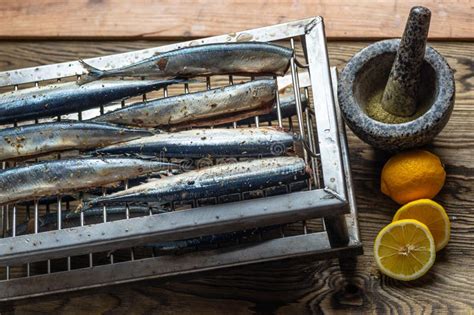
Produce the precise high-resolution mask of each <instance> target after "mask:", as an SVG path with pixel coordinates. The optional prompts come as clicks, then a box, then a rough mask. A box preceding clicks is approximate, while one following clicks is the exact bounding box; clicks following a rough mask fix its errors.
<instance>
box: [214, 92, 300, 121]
mask: <svg viewBox="0 0 474 315" xmlns="http://www.w3.org/2000/svg"><path fill="white" fill-rule="evenodd" d="M301 107H302V109H303V111H305V110H306V108H307V107H308V99H307V98H306V95H304V94H302V95H301ZM280 113H281V118H282V119H285V118H289V117H293V116H296V115H297V111H296V102H295V97H294V96H293V95H290V96H284V97H280ZM258 120H259V122H269V121H277V120H278V108H277V105H276V104H275V105H274V106H273V108H272V110H271V112H270V113H268V114H263V115H260V116H258ZM253 124H255V117H249V118H245V119H241V120H239V121H237V125H238V126H244V125H253ZM223 126H232V123H226V124H224V125H223Z"/></svg>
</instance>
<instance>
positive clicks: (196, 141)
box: [95, 127, 295, 158]
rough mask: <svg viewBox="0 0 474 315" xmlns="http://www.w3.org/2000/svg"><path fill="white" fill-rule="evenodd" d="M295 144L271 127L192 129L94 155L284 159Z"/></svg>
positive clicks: (119, 146) (115, 147) (287, 135)
mask: <svg viewBox="0 0 474 315" xmlns="http://www.w3.org/2000/svg"><path fill="white" fill-rule="evenodd" d="M294 140H295V137H294V136H293V135H292V134H290V133H287V132H284V131H283V130H279V129H278V128H273V127H262V128H237V129H233V128H231V129H225V128H214V129H191V130H185V131H180V132H172V133H161V134H157V135H153V136H151V137H146V138H142V139H137V140H132V141H129V142H125V143H121V144H117V145H112V146H109V147H105V148H102V149H99V150H96V151H95V153H96V154H99V155H120V154H128V155H134V154H135V155H144V156H159V157H162V158H207V157H210V158H221V157H259V156H262V157H263V156H277V155H283V154H284V153H286V152H287V151H288V149H289V148H290V147H291V146H292V145H293V141H294Z"/></svg>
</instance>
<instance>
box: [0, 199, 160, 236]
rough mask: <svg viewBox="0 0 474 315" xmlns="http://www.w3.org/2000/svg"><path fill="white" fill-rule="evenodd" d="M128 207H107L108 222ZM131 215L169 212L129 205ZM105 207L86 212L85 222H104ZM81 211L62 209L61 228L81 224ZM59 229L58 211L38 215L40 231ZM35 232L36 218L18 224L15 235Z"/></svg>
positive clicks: (123, 217)
mask: <svg viewBox="0 0 474 315" xmlns="http://www.w3.org/2000/svg"><path fill="white" fill-rule="evenodd" d="M125 211H126V207H124V206H112V207H107V208H106V212H107V222H110V221H115V220H120V219H125ZM128 211H129V214H130V217H136V216H144V215H148V214H150V212H151V213H152V214H158V213H164V212H167V211H165V210H163V209H160V208H152V207H149V206H143V205H131V206H129V207H128ZM103 213H104V207H95V208H92V209H90V210H89V211H87V212H84V224H96V223H102V222H103ZM80 218H81V214H80V212H74V211H61V228H62V229H67V228H71V227H77V226H80V225H81V220H80ZM57 229H58V213H56V212H54V213H53V212H50V213H47V214H44V215H41V216H39V217H38V232H46V231H53V230H57ZM31 233H34V218H31V219H29V220H27V221H26V222H24V223H22V224H19V225H17V226H16V230H15V235H16V236H20V235H25V234H31ZM7 235H9V236H11V235H12V231H11V230H10V231H8V232H7Z"/></svg>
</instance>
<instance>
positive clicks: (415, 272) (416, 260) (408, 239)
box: [374, 219, 436, 281]
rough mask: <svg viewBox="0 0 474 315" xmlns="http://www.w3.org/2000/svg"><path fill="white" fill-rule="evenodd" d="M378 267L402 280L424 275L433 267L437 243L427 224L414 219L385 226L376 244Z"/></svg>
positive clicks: (386, 273)
mask: <svg viewBox="0 0 474 315" xmlns="http://www.w3.org/2000/svg"><path fill="white" fill-rule="evenodd" d="M374 256H375V261H376V263H377V266H378V268H379V269H380V271H381V272H382V273H384V274H385V275H387V276H389V277H391V278H394V279H397V280H402V281H409V280H414V279H417V278H419V277H421V276H423V275H424V274H425V273H427V272H428V270H429V269H430V268H431V266H433V263H434V261H435V257H436V250H435V243H434V239H433V236H432V235H431V233H430V230H429V229H428V227H427V226H426V225H424V224H423V223H420V222H419V221H416V220H412V219H405V220H399V221H395V222H392V223H390V224H389V225H387V226H386V227H384V228H383V229H382V230H381V231H380V232H379V234H378V235H377V238H376V239H375V245H374Z"/></svg>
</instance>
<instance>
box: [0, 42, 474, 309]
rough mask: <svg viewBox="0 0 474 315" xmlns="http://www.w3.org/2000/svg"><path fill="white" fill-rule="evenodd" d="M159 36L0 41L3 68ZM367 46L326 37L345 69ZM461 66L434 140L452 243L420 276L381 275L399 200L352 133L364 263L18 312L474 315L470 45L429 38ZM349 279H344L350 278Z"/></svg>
mask: <svg viewBox="0 0 474 315" xmlns="http://www.w3.org/2000/svg"><path fill="white" fill-rule="evenodd" d="M158 44H161V42H3V43H0V69H2V70H8V69H14V68H20V67H26V66H33V65H39V64H45V63H52V62H59V61H67V60H71V59H77V58H78V57H89V56H97V55H102V54H109V53H113V52H123V51H127V50H130V49H138V48H145V47H151V46H155V45H158ZM367 44H368V43H367V42H333V43H329V54H330V56H331V63H332V65H335V66H338V67H339V69H341V68H342V67H343V66H344V64H345V63H346V62H347V60H348V59H349V58H350V57H351V56H352V55H353V54H354V53H355V52H357V51H358V50H359V49H361V48H363V47H365V46H366V45H367ZM433 47H434V48H436V49H437V50H438V51H439V52H440V53H441V54H443V55H444V56H445V57H446V59H447V61H448V62H449V64H450V66H451V67H452V68H453V69H455V79H456V104H455V110H454V112H453V115H452V117H451V120H450V121H449V123H448V125H447V126H446V128H445V129H444V130H443V131H442V133H441V134H440V135H439V136H438V137H437V138H436V139H435V141H434V142H433V143H432V144H431V145H429V146H428V149H429V150H431V151H432V152H435V153H436V154H438V155H439V156H440V157H441V159H442V161H443V163H444V164H445V167H446V172H447V181H446V185H445V187H444V188H443V190H442V191H441V193H440V194H439V195H438V196H437V197H436V200H437V201H438V202H440V203H441V204H442V205H444V206H445V207H446V210H447V212H448V215H449V217H450V219H451V222H452V234H451V241H450V243H449V244H448V246H447V247H446V249H444V250H443V251H442V252H440V253H439V254H438V257H437V261H436V263H435V265H434V267H433V268H432V270H431V271H430V272H429V273H428V274H427V275H426V276H425V277H423V278H422V279H419V280H417V281H414V282H409V283H402V282H398V281H395V280H391V279H389V278H387V277H384V276H382V275H380V273H379V272H378V271H377V269H376V267H375V262H374V260H373V257H372V246H373V241H374V238H375V236H376V234H377V233H378V231H380V229H381V228H382V227H383V226H384V225H386V224H388V223H389V222H390V220H391V217H392V215H393V213H394V211H395V210H396V208H397V205H396V204H395V203H394V202H393V201H391V200H390V199H388V198H387V197H385V196H384V195H382V194H381V192H380V189H379V185H380V182H379V174H380V171H381V168H382V166H383V164H384V162H385V161H386V160H387V159H388V158H389V156H388V155H386V154H384V153H381V152H377V151H374V150H373V149H372V148H371V147H369V146H368V145H367V144H365V143H363V142H362V141H361V140H359V139H358V138H356V137H355V136H354V135H353V134H352V133H351V132H348V136H349V146H350V157H351V163H352V169H353V175H354V180H355V185H354V186H355V190H356V196H357V202H358V205H359V207H358V208H359V223H360V230H361V234H362V241H363V243H364V251H365V253H364V255H363V256H360V257H358V263H357V265H356V267H355V270H353V266H354V264H351V263H346V264H345V265H344V266H343V268H342V270H341V269H340V268H339V263H338V261H337V260H329V261H323V262H312V261H306V262H304V263H303V262H300V261H289V262H288V261H283V262H273V263H266V264H260V265H254V266H247V267H242V268H233V269H228V270H222V271H216V272H212V273H209V274H206V275H199V276H194V277H186V278H182V279H178V280H176V279H175V280H173V279H170V280H159V281H158V280H157V281H147V282H141V283H136V284H129V285H122V286H115V287H109V288H103V289H96V290H90V291H85V292H79V293H73V294H67V295H60V296H55V297H51V298H41V299H36V300H31V301H28V302H25V303H23V304H20V305H18V306H17V307H16V313H18V314H50V313H59V314H101V313H105V314H193V315H194V314H223V313H225V314H321V313H331V314H332V313H336V314H337V313H341V314H342V313H346V312H351V313H377V314H383V313H393V314H422V313H424V314H430V313H433V314H446V313H452V314H470V313H471V314H472V312H474V291H473V289H472V285H473V280H472V279H474V157H473V155H472V152H474V127H473V126H474V115H473V111H474V91H473V85H474V79H473V73H474V64H473V60H472V56H473V55H474V44H472V43H463V42H453V43H441V42H437V43H433ZM343 275H346V276H348V277H347V278H345V277H344V276H343Z"/></svg>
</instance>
